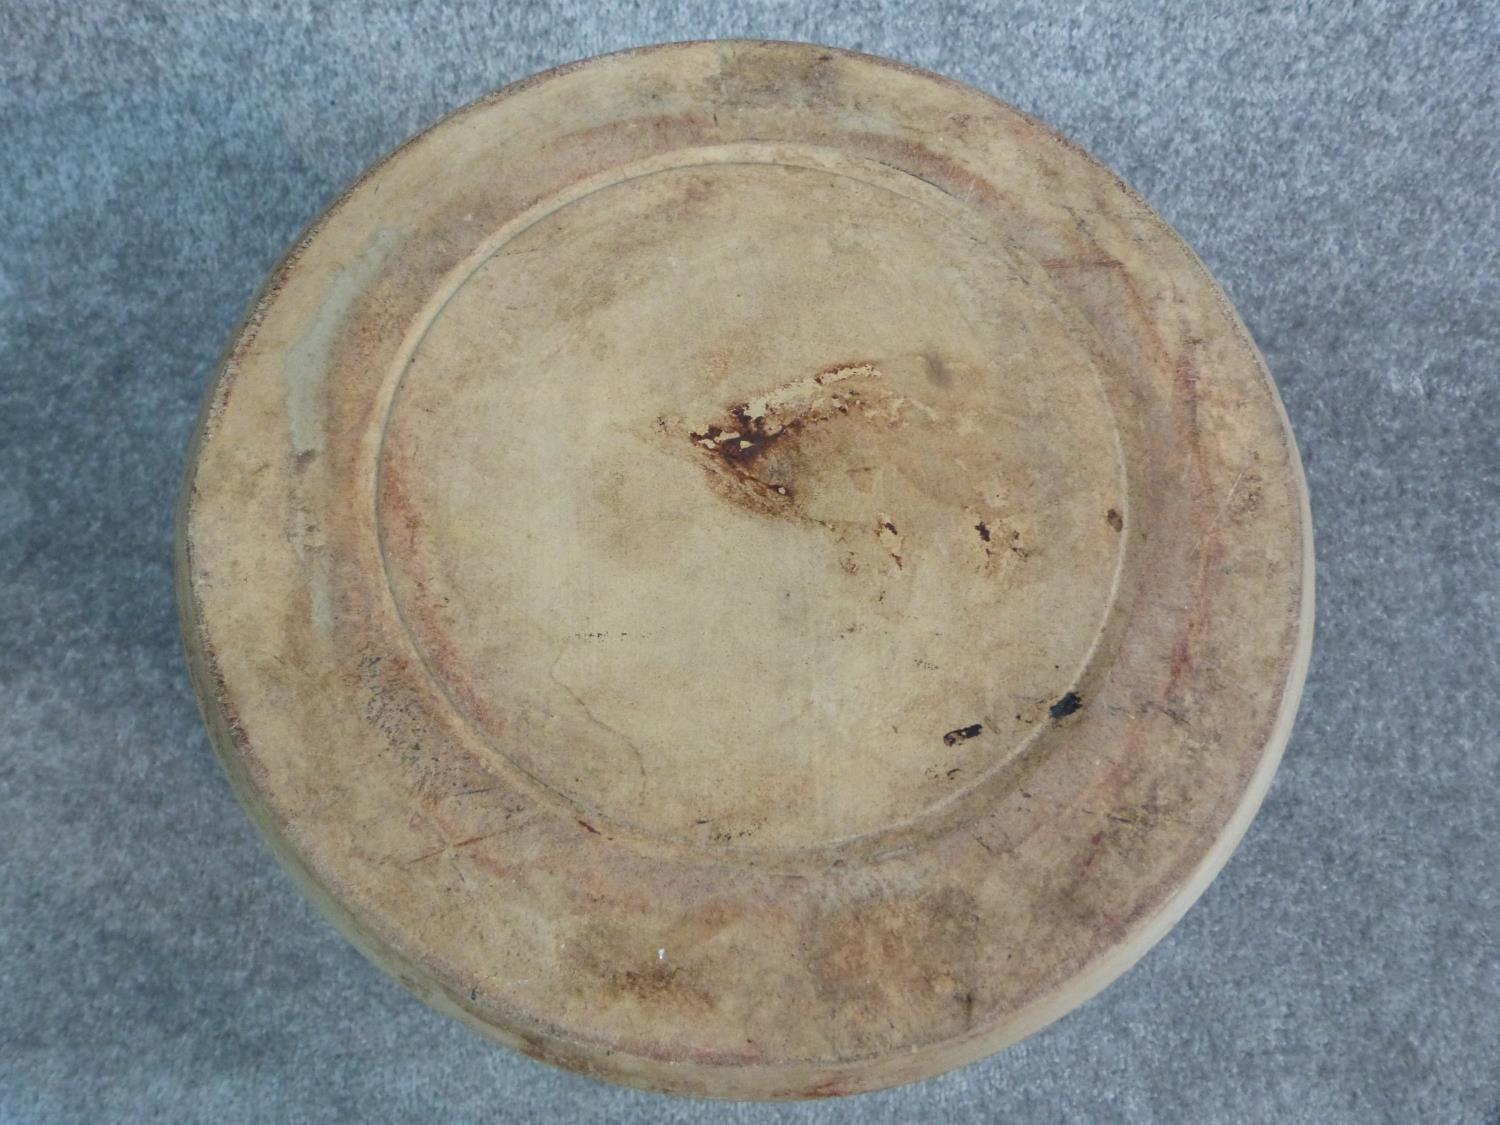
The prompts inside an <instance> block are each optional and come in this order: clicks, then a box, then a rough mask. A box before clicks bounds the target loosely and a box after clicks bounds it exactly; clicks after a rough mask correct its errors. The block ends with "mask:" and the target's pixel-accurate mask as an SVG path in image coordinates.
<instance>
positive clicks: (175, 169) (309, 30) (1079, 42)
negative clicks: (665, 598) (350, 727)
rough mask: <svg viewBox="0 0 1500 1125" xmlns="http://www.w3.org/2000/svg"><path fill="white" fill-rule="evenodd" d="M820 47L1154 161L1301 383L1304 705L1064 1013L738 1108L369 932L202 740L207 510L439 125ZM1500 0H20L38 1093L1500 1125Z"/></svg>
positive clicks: (3, 1054) (9, 766)
mask: <svg viewBox="0 0 1500 1125" xmlns="http://www.w3.org/2000/svg"><path fill="white" fill-rule="evenodd" d="M727 35H754V36H765V37H774V38H796V39H813V40H819V41H823V42H826V43H832V44H837V45H843V46H849V47H856V48H860V49H863V50H867V51H873V52H877V53H881V54H887V55H891V56H894V57H896V58H899V59H903V60H905V61H908V62H911V63H915V64H917V65H920V66H925V67H930V68H933V69H936V70H939V71H941V72H943V73H946V74H949V75H952V76H954V77H956V78H959V79H961V80H964V81H967V82H969V83H971V84H973V85H976V86H978V87H980V88H982V89H985V90H988V91H991V92H994V93H996V94H999V95H1000V96H1001V97H1004V98H1006V99H1008V100H1010V101H1012V102H1014V103H1016V104H1018V105H1019V106H1021V107H1023V108H1025V109H1028V110H1030V111H1032V112H1034V113H1036V114H1038V115H1040V116H1041V117H1042V118H1044V119H1046V120H1047V121H1049V122H1051V123H1052V124H1054V125H1055V126H1057V127H1058V128H1060V129H1061V130H1062V131H1064V132H1065V133H1067V134H1069V135H1070V136H1072V137H1074V138H1076V139H1077V140H1079V141H1081V142H1082V143H1083V144H1084V145H1086V146H1087V147H1088V148H1090V149H1091V150H1092V151H1093V152H1094V153H1096V154H1097V155H1098V156H1099V157H1100V158H1101V159H1103V160H1104V161H1105V162H1106V163H1108V164H1110V165H1112V166H1113V167H1114V168H1116V169H1117V170H1119V171H1120V172H1121V173H1122V174H1123V175H1124V176H1125V178H1126V179H1127V180H1128V181H1130V182H1131V183H1133V184H1134V185H1136V186H1137V187H1138V188H1140V189H1141V190H1142V192H1143V193H1144V194H1145V195H1146V197H1147V198H1148V199H1149V200H1150V201H1151V202H1152V203H1153V204H1154V205H1155V206H1156V207H1157V208H1158V209H1159V210H1160V211H1161V212H1162V213H1163V214H1164V215H1165V216H1166V217H1167V218H1168V219H1169V220H1170V221H1171V222H1173V223H1174V224H1175V225H1176V226H1177V227H1178V229H1179V230H1181V231H1182V232H1183V234H1184V235H1185V236H1186V237H1187V239H1188V240H1189V241H1190V242H1191V243H1192V244H1193V245H1194V246H1195V247H1196V248H1197V250H1198V251H1199V252H1200V254H1201V255H1202V256H1203V257H1204V259H1205V260H1206V261H1207V262H1208V264H1209V266H1210V268H1212V269H1213V270H1214V271H1215V272H1216V274H1217V275H1218V277H1219V278H1220V279H1222V281H1223V282H1224V283H1225V285H1226V286H1227V288H1228V289H1229V291H1230V293H1231V296H1232V297H1233V298H1234V300H1235V301H1236V303H1237V305H1238V307H1239V309H1240V311H1241V313H1242V315H1243V316H1244V318H1245V320H1246V322H1247V323H1248V324H1249V326H1250V329H1251V331H1252V332H1253V333H1254V334H1255V336H1256V338H1257V340H1258V341H1259V342H1260V344H1261V346H1262V348H1263V349H1264V351H1265V354H1266V357H1267V359H1268V361H1269V363H1270V365H1271V368H1272V370H1273V371H1274V372H1275V374H1276V376H1277V378H1278V380H1279V382H1280V386H1281V389H1282V393H1283V395H1284V396H1285V399H1286V404H1287V409H1288V411H1289V412H1290V414H1291V418H1292V421H1293V423H1294V425H1295V427H1296V430H1297V434H1298V437H1299V439H1300V442H1301V446H1302V450H1303V453H1304V456H1305V458H1306V463H1307V469H1308V474H1309V477H1310V480H1311V486H1312V494H1313V506H1314V512H1315V518H1316V522H1317V530H1318V560H1319V561H1318V581H1319V607H1318V630H1319V632H1318V638H1317V647H1316V652H1315V656H1314V663H1313V668H1312V674H1311V679H1310V681H1309V683H1308V688H1307V694H1306V697H1305V702H1304V705H1303V710H1302V714H1301V718H1300V720H1299V722H1298V726H1297V730H1296V734H1295V737H1294V738H1293V740H1292V744H1291V746H1290V748H1289V750H1288V753H1287V757H1286V761H1285V765H1284V766H1283V768H1282V771H1281V773H1280V775H1279V777H1278V779H1277V781H1276V784H1275V786H1274V788H1273V789H1272V791H1271V794H1270V797H1269V799H1268V800H1267V802H1266V805H1265V808H1264V811H1263V812H1262V814H1261V816H1260V818H1259V819H1258V820H1257V822H1256V823H1255V826H1254V827H1253V828H1252V830H1251V832H1250V834H1249V836H1248V838H1247V839H1246V841H1245V844H1244V846H1243V847H1242V849H1241V850H1240V852H1239V853H1238V854H1237V856H1236V857H1235V858H1234V859H1233V860H1232V861H1231V862H1230V864H1229V866H1228V868H1227V869H1226V870H1225V872H1224V874H1223V876H1222V877H1221V878H1220V879H1219V880H1218V882H1216V883H1215V884H1214V886H1213V887H1212V888H1211V889H1210V890H1209V891H1208V893H1207V894H1206V895H1205V897H1204V898H1203V900H1202V901H1201V902H1200V903H1199V904H1198V905H1197V906H1196V907H1195V908H1194V909H1193V910H1192V911H1191V912H1190V913H1189V915H1188V916H1187V919H1186V920H1185V921H1184V922H1183V923H1182V925H1181V926H1180V927H1178V929H1177V930H1176V931H1174V932H1173V934H1172V935H1171V936H1170V937H1169V938H1168V939H1167V940H1166V941H1165V942H1163V943H1162V944H1161V945H1160V946H1159V947H1158V948H1157V949H1156V950H1155V951H1154V952H1152V953H1151V954H1150V955H1149V956H1148V957H1147V958H1146V960H1145V961H1144V962H1143V963H1142V964H1141V965H1140V966H1139V967H1137V968H1136V969H1135V970H1133V971H1132V972H1131V973H1129V974H1128V975H1127V976H1126V977H1125V978H1123V979H1122V980H1121V981H1120V982H1119V983H1117V984H1115V985H1114V986H1113V987H1111V988H1110V989H1109V990H1107V991H1106V992H1105V993H1104V994H1103V995H1102V996H1101V997H1100V998H1098V999H1097V1000H1095V1001H1093V1002H1092V1003H1090V1004H1088V1005H1087V1006H1085V1007H1084V1008H1083V1009H1081V1010H1079V1011H1077V1012H1075V1013H1074V1014H1072V1015H1070V1016H1068V1017H1067V1018H1065V1019H1064V1020H1062V1021H1061V1022H1060V1023H1058V1024H1056V1025H1054V1026H1053V1027H1052V1028H1051V1029H1049V1030H1048V1031H1046V1032H1044V1033H1043V1034H1041V1035H1039V1036H1037V1037H1035V1038H1034V1039H1032V1040H1030V1041H1028V1042H1027V1043H1025V1044H1023V1045H1021V1046H1019V1047H1017V1048H1015V1049H1013V1050H1011V1051H1009V1052H1008V1053H1005V1054H1003V1055H1001V1056H999V1057H996V1058H994V1059H991V1060H990V1061H988V1062H986V1063H983V1064H981V1065H978V1066H975V1067H972V1068H969V1069H967V1070H964V1071H962V1072H959V1073H956V1074H953V1075H949V1076H947V1077H944V1078H941V1079H937V1080H935V1081H932V1082H929V1083H926V1084H922V1085H919V1086H916V1087H911V1088H906V1089H902V1090H897V1091H893V1092H888V1093H883V1094H878V1095H871V1096H866V1097H862V1098H859V1099H853V1100H850V1101H845V1102H840V1103H820V1104H816V1105H803V1106H749V1105H730V1106H724V1105H714V1104H710V1103H702V1102H688V1101H681V1100H672V1099H666V1098H661V1097H655V1096H651V1095H645V1094H639V1093H634V1092H630V1091H624V1090H617V1089H614V1088H610V1087H606V1086H602V1085H598V1084H595V1083H593V1082H590V1081H587V1080H584V1079H581V1078H576V1077H573V1076H571V1075H567V1074H563V1073H560V1072H556V1071H553V1070H551V1069H549V1068H546V1067H543V1066H541V1065H539V1064H536V1063H533V1062H530V1061H528V1060H526V1059H523V1058H521V1057H519V1056H515V1055H512V1054H510V1053H507V1052H504V1051H502V1050H499V1049H497V1048H493V1047H491V1046H489V1045H488V1044H486V1043H485V1042H482V1041H481V1040H479V1039H478V1038H476V1037H474V1036H473V1035H471V1034H470V1033H468V1032H466V1031H463V1030H461V1029H460V1028H459V1027H457V1026H456V1025H453V1024H450V1023H448V1022H446V1021H445V1020H443V1019H441V1018H439V1017H438V1016H436V1015H434V1014H432V1013H429V1012H428V1011H427V1010H426V1009H425V1008H423V1007H422V1006H421V1005H419V1004H418V1003H417V1001H415V1000H413V999H411V998H409V997H408V996H407V995H406V994H405V993H404V992H403V991H402V990H401V989H400V988H399V987H398V986H396V985H395V984H393V983H391V982H389V981H387V980H386V979H385V978H384V977H382V976H381V975H379V974H378V973H377V972H376V971H375V970H373V969H372V968H370V967H369V966H368V965H367V964H366V963H365V962H364V961H363V960H362V959H361V958H360V957H359V956H358V955H357V954H355V953H354V952H353V951H352V950H351V949H350V948H349V947H347V946H346V945H345V944H344V942H343V941H342V939H340V938H339V937H338V936H337V935H336V934H335V933H334V931H333V930H332V929H331V928H330V927H329V926H328V925H326V924H325V923H324V922H323V921H322V920H321V918H320V917H319V916H317V915H316V914H314V912H313V911H312V910H311V909H310V908H309V907H308V906H306V905H304V903H303V902H302V901H301V899H300V898H299V897H298V896H297V895H296V893H295V892H294V891H293V889H292V887H291V884H290V883H289V881H288V880H287V879H286V878H284V877H283V876H282V875H281V874H280V872H279V870H278V869H277V868H276V867H275V865H274V864H273V862H272V860H271V858H270V855H269V854H268V852H267V851H266V849H265V848H264V847H263V846H261V844H260V843H259V842H258V840H257V839H256V838H255V837H254V836H253V835H252V833H251V831H250V829H249V826H248V824H247V822H246V820H245V818H244V817H243V816H242V815H241V813H240V811H239V809H238V806H237V805H236V804H235V803H234V801H233V799H232V797H231V796H230V793H229V789H228V786H227V784H226V782H225V781H224V779H223V778H222V776H221V775H220V772H219V769H218V766H217V765H216V764H215V762H214V760H213V758H212V756H211V753H210V751H209V748H208V744H207V741H206V738H205V736H204V734H203V732H202V730H201V729H200V726H199V721H198V716H197V713H196V710H195V705H194V702H193V699H192V696H191V693H190V691H189V689H188V685H187V681H186V678H185V675H184V671H183V666H182V660H181V656H180V652H179V648H178V642H177V637H176V623H175V617H174V608H173V602H172V591H171V576H170V552H169V544H170V538H171V531H172V504H173V501H174V497H175V492H176V489H177V484H178V480H179V473H180V470H181V464H182V455H183V449H184V445H185V443H186V441H187V437H188V433H189V430H190V427H191V424H192V421H193V417H194V413H195V411H196V409H197V406H198V403H199V400H200V396H201V395H202V393H203V391H204V389H205V386H206V380H207V379H208V377H209V375H210V373H211V370H212V367H213V365H214V362H215V360H216V358H217V355H218V352H219V349H220V347H221V346H222V344H223V343H224V341H225V338H226V335H227V334H228V333H229V331H230V330H231V329H232V327H233V326H234V325H235V323H236V321H237V320H238V318H239V316H240V315H241V312H242V311H243V309H244V308H245V305H246V302H247V301H248V300H249V298H250V296H251V294H252V293H253V291H254V289H255V287H256V285H257V284H258V283H259V281H260V280H261V278H262V276H263V275H264V274H265V272H266V271H267V269H268V268H269V267H270V266H271V265H272V264H273V262H274V261H275V260H276V258H277V257H278V256H279V254H280V253H281V251H282V250H283V249H285V248H286V247H287V245H288V244H289V243H290V242H291V241H292V239H293V238H294V237H295V235H296V233H297V231H298V230H299V229H300V228H301V227H302V226H303V225H304V224H305V223H307V222H308V221H309V220H310V219H311V218H312V217H313V216H314V215H315V214H316V213H317V212H318V211H319V210H320V209H321V208H322V207H323V206H324V205H326V204H327V203H328V202H329V201H331V200H332V199H333V198H334V196H335V195H336V194H337V193H338V191H339V190H340V188H341V187H342V186H343V185H344V184H345V183H346V182H347V181H348V180H350V179H351V178H352V177H353V176H355V175H356V174H357V173H358V172H359V171H360V170H361V169H363V168H364V167H365V166H366V165H368V164H369V163H370V162H371V161H373V160H374V159H375V158H377V157H378V156H380V155H381V154H383V153H384V152H386V151H387V150H389V149H390V148H392V147H393V146H395V145H396V144H397V143H399V142H400V141H401V140H403V139H404V138H405V137H406V136H407V135H408V134H410V133H412V132H413V131H415V130H416V129H418V128H419V127H421V126H423V125H425V124H427V123H429V122H431V121H432V120H434V119H435V118H437V117H438V116H440V115H441V114H443V113H444V112H446V111H448V110H450V109H452V108H454V107H456V106H457V105H459V104H461V103H463V102H465V101H467V100H469V99H471V98H473V97H475V96H477V95H479V94H481V93H482V92H484V91H486V90H488V89H490V88H492V87H494V86H497V85H500V84H503V83H505V82H508V81H511V80H513V79H516V78H520V77H523V76H525V75H527V74H529V73H531V72H533V71H536V70H538V69H541V68H544V67H548V66H551V65H553V64H556V63H561V62H564V61H567V60H569V59H572V58H575V57H579V56H584V55H589V54H594V53H597V52H601V51H606V50H612V49H616V48H621V47H625V46H629V45H634V44H638V43H643V42H650V41H656V40H668V39H681V38H699V37H713V36H727ZM1497 74H1500V9H1497V6H1496V5H1495V4H1494V3H1416V4H1400V3H1366V4H1360V5H1358V6H1348V5H1344V4H1336V3H1297V4H1289V5H1271V4H1265V3H1235V4H1226V5H1224V6H1222V7H1212V6H1210V7H1201V6H1196V5H1195V6H1192V7H1167V8H1160V9H1149V10H1148V9H1147V8H1146V7H1145V6H1139V7H1138V6H1136V5H1132V4H1130V3H1108V4H1102V5H1097V6H1072V5H1062V4H1054V3H1035V4H1031V3H1018V4H1014V5H1008V6H993V7H982V6H976V5H972V4H967V3H949V4H940V5H920V4H912V3H889V4H886V3H876V2H868V0H865V2H859V0H853V2H846V3H835V2H831V0H828V2H817V0H807V2H804V3H800V4H792V5H786V6H779V5H773V4H768V3H763V2H760V0H737V2H728V0H720V2H711V3H687V2H679V3H673V4H664V5H652V4H646V3H644V2H639V3H638V2H631V0H604V2H602V3H590V2H588V0H554V2H552V3H547V4H538V5H533V6H525V5H521V4H517V5H514V6H511V7H490V6H486V5H460V4H452V5H448V4H442V3H434V2H430V0H418V2H400V3H394V2H393V3H371V4H365V5H322V4H308V3H272V2H266V0H238V2H215V3H201V4H195V5H188V4H183V5H174V4H163V3H153V2H140V3H124V2H111V0H74V2H71V3H61V2H58V3H50V4H42V3H32V2H29V0H26V2H20V3H18V2H17V0H0V1120H4V1121H6V1122H13V1121H14V1122H21V1121H57V1122H111V1121H137V1120H164V1121H210V1120H211V1121H215V1122H239V1121H244V1122H264V1121H297V1122H302V1121H307V1122H331V1121H371V1122H383V1121H411V1120H424V1119H431V1120H440V1121H507V1120H514V1121H533V1120H539V1119H549V1118H556V1119H559V1120H566V1121H570V1122H571V1121H577V1122H622V1121H667V1122H676V1121H694V1120H724V1121H735V1122H769V1121H795V1122H824V1121H830V1122H831V1121H850V1122H853V1121H859V1122H882V1121H915V1120H921V1121H928V1120H943V1121H948V1122H977V1121H1000V1122H1009V1121H1024V1122H1032V1121H1035V1122H1077V1121H1082V1122H1096V1121H1097V1122H1112V1121H1167V1122H1195V1123H1196V1122H1217V1121H1223V1122H1241V1121H1275V1122H1301V1121H1308V1122H1361V1123H1368V1122H1378V1121H1393V1122H1417V1121H1423V1122H1426V1121H1433V1122H1459V1121H1462V1122H1478V1123H1482V1125H1496V1123H1497V1122H1500V893H1497V881H1500V874H1497V873H1500V814H1497V785H1500V698H1497V682H1496V681H1497V672H1500V339H1497V337H1500V315H1497V314H1500V262H1497V258H1500V214H1497V210H1500V208H1497V196H1500V112H1497V90H1496V86H1497Z"/></svg>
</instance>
